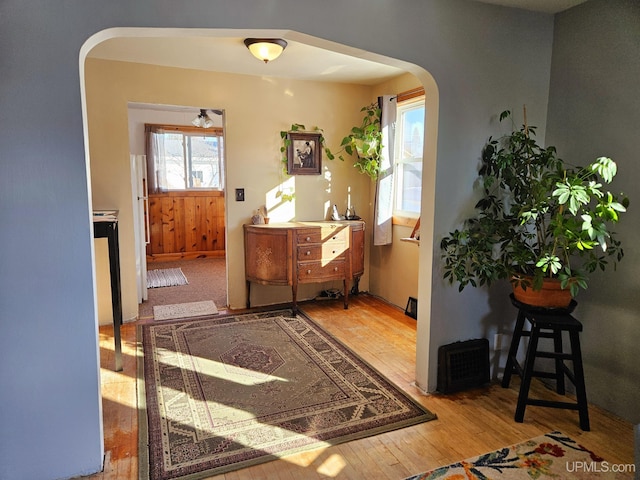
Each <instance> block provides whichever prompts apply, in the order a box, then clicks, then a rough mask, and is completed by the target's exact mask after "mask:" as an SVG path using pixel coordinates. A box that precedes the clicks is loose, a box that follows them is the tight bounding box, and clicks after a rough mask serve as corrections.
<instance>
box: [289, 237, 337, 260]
mask: <svg viewBox="0 0 640 480" xmlns="http://www.w3.org/2000/svg"><path fill="white" fill-rule="evenodd" d="M345 250H346V246H345V244H344V243H341V242H327V243H323V244H312V245H298V248H297V252H298V261H299V262H309V261H313V260H325V261H328V260H334V259H337V258H344V256H345Z"/></svg>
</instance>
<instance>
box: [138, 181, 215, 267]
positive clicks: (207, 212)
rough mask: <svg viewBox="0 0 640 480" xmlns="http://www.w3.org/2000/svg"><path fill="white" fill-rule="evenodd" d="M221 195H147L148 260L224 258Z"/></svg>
mask: <svg viewBox="0 0 640 480" xmlns="http://www.w3.org/2000/svg"><path fill="white" fill-rule="evenodd" d="M224 213H225V209H224V192H221V191H215V190H204V191H198V190H181V191H170V192H166V193H159V194H150V195H149V232H150V243H149V244H148V245H147V257H148V259H149V260H151V261H153V260H159V259H162V260H171V259H179V258H197V257H223V256H224V255H225V217H224Z"/></svg>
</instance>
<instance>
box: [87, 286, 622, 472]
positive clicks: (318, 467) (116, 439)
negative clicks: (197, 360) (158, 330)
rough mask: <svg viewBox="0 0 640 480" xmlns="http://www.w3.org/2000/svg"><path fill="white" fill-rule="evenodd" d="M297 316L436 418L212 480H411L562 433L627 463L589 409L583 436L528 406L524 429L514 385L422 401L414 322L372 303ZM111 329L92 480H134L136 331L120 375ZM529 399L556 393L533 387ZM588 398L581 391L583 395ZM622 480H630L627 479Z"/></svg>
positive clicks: (559, 413) (613, 430) (602, 416)
mask: <svg viewBox="0 0 640 480" xmlns="http://www.w3.org/2000/svg"><path fill="white" fill-rule="evenodd" d="M302 309H303V310H304V311H305V312H307V313H308V314H309V316H310V317H311V318H313V319H314V320H315V321H316V322H317V323H319V324H320V325H322V326H323V327H324V328H325V329H326V330H328V331H329V332H331V333H332V334H333V335H334V336H335V337H336V338H338V339H339V340H340V341H342V342H343V343H344V344H345V345H347V346H348V347H350V348H351V349H352V350H353V351H355V352H356V353H357V354H358V355H360V356H361V357H362V358H363V359H365V360H366V361H368V362H369V363H370V364H371V365H373V366H374V367H375V368H377V369H378V370H379V371H380V372H382V373H383V374H384V375H385V376H386V377H387V378H389V379H390V380H391V381H393V382H394V383H395V384H396V385H398V386H399V387H400V388H401V389H403V390H404V391H406V392H407V393H408V394H409V395H411V396H412V397H413V398H415V399H416V400H417V401H418V402H420V403H421V404H422V405H424V406H425V407H426V408H428V409H429V410H431V411H432V412H434V413H436V414H437V415H438V419H436V420H434V421H431V422H427V423H423V424H420V425H416V426H412V427H408V428H404V429H401V430H396V431H393V432H389V433H385V434H381V435H377V436H374V437H369V438H365V439H362V440H357V441H353V442H349V443H345V444H341V445H336V446H332V447H329V448H325V449H320V450H314V451H311V452H305V453H301V454H298V455H293V456H290V457H286V458H283V459H281V460H277V461H272V462H269V463H266V464H263V465H257V466H254V467H250V468H247V469H243V470H239V471H236V472H231V473H227V474H224V475H218V476H215V477H210V478H211V479H215V480H258V479H261V480H262V479H268V480H301V479H302V480H305V479H321V478H337V479H348V480H362V479H376V480H377V479H379V480H386V479H389V480H391V479H393V480H398V479H403V478H405V477H407V476H409V475H412V474H416V473H420V472H423V471H425V470H428V469H431V468H434V467H437V466H440V465H446V464H449V463H452V462H455V461H458V460H462V459H465V458H468V457H472V456H475V455H479V454H481V453H486V452H489V451H492V450H495V449H497V448H500V447H504V446H507V445H511V444H514V443H518V442H521V441H523V440H526V439H529V438H532V437H535V436H538V435H542V434H544V433H547V432H550V431H552V430H561V431H562V432H564V433H566V434H568V435H569V436H571V437H573V438H574V439H575V440H577V441H578V442H579V443H581V444H582V445H584V446H585V447H587V448H589V449H590V450H593V451H595V452H597V453H598V454H599V455H601V456H602V457H604V458H605V459H606V460H607V461H608V462H609V463H610V464H632V463H633V461H634V458H633V454H634V453H633V426H632V425H631V424H630V423H628V422H625V421H623V420H621V419H620V418H617V417H616V416H614V415H612V414H610V413H608V412H606V411H604V410H602V409H600V408H597V407H595V406H590V408H589V415H590V420H591V431H590V432H583V431H582V430H580V427H579V425H578V414H577V412H572V411H568V410H556V409H550V408H541V407H531V406H529V407H527V411H526V414H525V421H524V423H521V424H520V423H515V422H514V420H513V414H514V411H515V405H516V401H517V388H518V386H519V380H518V379H517V377H516V378H514V380H513V381H512V386H511V388H508V389H503V388H501V387H500V385H497V384H496V385H491V386H488V387H486V388H480V389H475V390H470V391H466V392H461V393H458V394H454V395H440V394H433V395H424V394H422V393H421V392H420V391H419V390H418V389H416V388H415V387H414V386H413V384H412V382H413V381H414V375H415V336H416V324H415V320H413V319H411V318H409V317H407V316H405V315H404V312H403V311H401V310H400V309H398V308H396V307H394V306H391V305H389V304H387V303H385V302H383V301H381V300H379V299H377V298H374V297H371V296H368V295H360V296H358V297H353V298H352V299H351V301H350V307H349V309H348V310H344V309H343V308H342V302H341V301H331V300H325V301H320V302H314V303H305V304H304V305H302ZM112 333H113V329H112V327H109V326H105V327H101V328H100V353H101V355H100V359H101V367H102V368H101V375H102V382H101V383H102V396H103V416H104V434H105V452H106V453H105V467H104V471H103V472H100V473H97V474H94V475H91V476H88V477H84V478H88V479H92V480H116V479H117V480H125V479H136V478H138V443H137V442H138V438H137V437H138V417H137V400H136V359H135V351H136V325H135V324H126V325H124V326H123V327H122V338H123V360H124V370H123V371H122V372H114V371H113V337H112ZM534 393H535V395H536V396H544V397H545V398H554V397H556V394H555V393H554V392H553V391H550V390H549V389H547V388H545V387H544V386H543V385H541V384H540V383H538V382H535V381H534ZM587 394H588V392H587ZM629 478H633V475H630V476H629Z"/></svg>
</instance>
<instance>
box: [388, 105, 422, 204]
mask: <svg viewBox="0 0 640 480" xmlns="http://www.w3.org/2000/svg"><path fill="white" fill-rule="evenodd" d="M398 100H399V103H398V107H397V116H396V140H395V149H396V151H395V159H396V166H395V183H396V184H395V192H396V195H395V206H394V211H395V213H396V215H398V216H409V217H417V216H419V215H420V201H421V200H420V198H421V195H422V152H423V147H424V96H421V97H419V98H412V99H410V100H407V101H402V102H400V98H399V99H398Z"/></svg>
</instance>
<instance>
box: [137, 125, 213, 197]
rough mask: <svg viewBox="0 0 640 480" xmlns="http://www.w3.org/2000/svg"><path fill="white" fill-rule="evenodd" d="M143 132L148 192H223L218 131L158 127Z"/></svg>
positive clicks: (149, 126)
mask: <svg viewBox="0 0 640 480" xmlns="http://www.w3.org/2000/svg"><path fill="white" fill-rule="evenodd" d="M146 129H147V133H148V141H147V162H148V163H149V173H150V179H152V180H151V181H150V182H149V184H150V187H152V185H153V188H152V191H154V192H160V191H166V190H191V189H213V190H222V189H223V187H224V179H223V173H224V140H223V135H222V129H220V128H209V129H203V128H192V127H181V126H162V125H147V126H146ZM151 174H152V175H151Z"/></svg>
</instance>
